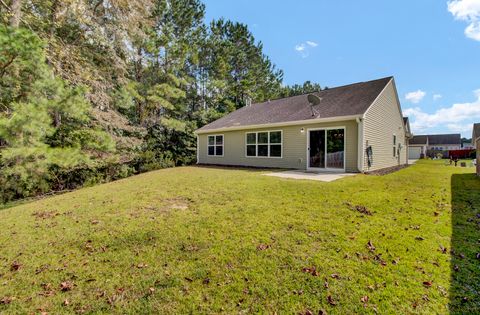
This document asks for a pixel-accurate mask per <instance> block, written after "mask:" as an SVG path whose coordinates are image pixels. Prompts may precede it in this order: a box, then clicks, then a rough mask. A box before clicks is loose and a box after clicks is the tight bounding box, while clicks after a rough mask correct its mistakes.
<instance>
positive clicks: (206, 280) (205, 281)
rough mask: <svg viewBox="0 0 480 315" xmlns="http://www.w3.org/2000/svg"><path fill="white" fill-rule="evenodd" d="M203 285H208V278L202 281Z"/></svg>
mask: <svg viewBox="0 0 480 315" xmlns="http://www.w3.org/2000/svg"><path fill="white" fill-rule="evenodd" d="M202 283H203V284H209V283H210V278H205V279H203V281H202Z"/></svg>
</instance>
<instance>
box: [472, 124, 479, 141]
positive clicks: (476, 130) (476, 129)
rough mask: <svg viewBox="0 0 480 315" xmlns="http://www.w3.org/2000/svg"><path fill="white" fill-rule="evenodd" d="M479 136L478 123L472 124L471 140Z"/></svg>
mask: <svg viewBox="0 0 480 315" xmlns="http://www.w3.org/2000/svg"><path fill="white" fill-rule="evenodd" d="M478 137H480V123H476V124H473V134H472V142H474V141H475V140H476V139H477V138H478Z"/></svg>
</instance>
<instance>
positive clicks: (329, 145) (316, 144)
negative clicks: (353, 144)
mask: <svg viewBox="0 0 480 315" xmlns="http://www.w3.org/2000/svg"><path fill="white" fill-rule="evenodd" d="M344 161H345V129H344V128H335V129H316V130H309V132H308V168H311V169H325V170H344V169H345V162H344Z"/></svg>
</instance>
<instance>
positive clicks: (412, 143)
mask: <svg viewBox="0 0 480 315" xmlns="http://www.w3.org/2000/svg"><path fill="white" fill-rule="evenodd" d="M461 149H462V137H461V135H460V134H444V135H416V136H413V137H412V138H410V140H409V142H408V154H409V156H408V158H409V159H420V158H423V157H425V156H427V155H432V154H434V153H433V152H445V151H449V150H461Z"/></svg>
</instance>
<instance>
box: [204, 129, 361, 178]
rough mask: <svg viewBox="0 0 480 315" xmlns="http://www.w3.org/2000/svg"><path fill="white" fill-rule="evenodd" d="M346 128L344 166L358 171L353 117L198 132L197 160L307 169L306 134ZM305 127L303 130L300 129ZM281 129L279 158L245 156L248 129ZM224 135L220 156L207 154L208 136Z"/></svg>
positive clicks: (347, 169) (206, 162)
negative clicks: (346, 119) (333, 120)
mask: <svg viewBox="0 0 480 315" xmlns="http://www.w3.org/2000/svg"><path fill="white" fill-rule="evenodd" d="M324 127H325V128H330V127H344V128H345V151H346V152H345V168H346V171H347V172H358V124H357V122H356V121H354V120H350V121H340V122H328V123H321V124H305V125H295V126H284V127H271V128H260V129H246V130H235V131H224V132H212V133H208V134H199V135H198V146H197V150H198V163H199V164H218V165H234V166H252V167H276V168H288V169H302V170H304V169H306V168H307V133H308V129H313V128H324ZM302 128H304V130H305V132H303V133H302V132H301V129H302ZM275 130H282V142H283V145H282V157H281V158H273V157H272V158H269V157H246V152H245V150H246V139H245V138H246V136H245V134H246V133H247V132H254V131H275ZM215 134H223V135H224V154H223V157H216V156H208V154H207V147H208V144H207V141H208V135H215Z"/></svg>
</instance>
